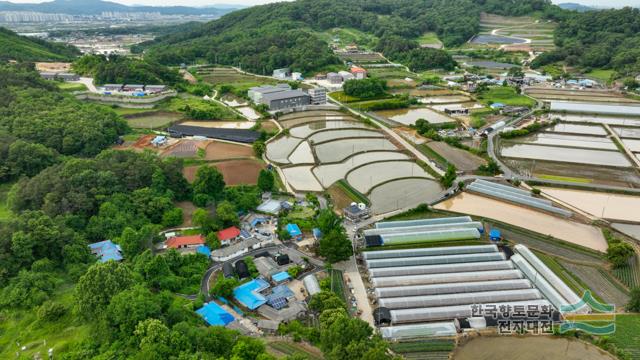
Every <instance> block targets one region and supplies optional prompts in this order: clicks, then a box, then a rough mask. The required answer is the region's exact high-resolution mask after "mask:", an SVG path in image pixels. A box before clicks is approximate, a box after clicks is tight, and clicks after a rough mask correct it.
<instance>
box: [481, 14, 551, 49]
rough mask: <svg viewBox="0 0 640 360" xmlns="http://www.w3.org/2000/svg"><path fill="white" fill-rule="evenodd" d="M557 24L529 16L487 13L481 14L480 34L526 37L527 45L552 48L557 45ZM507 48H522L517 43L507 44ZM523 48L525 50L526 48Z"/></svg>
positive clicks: (537, 47)
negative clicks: (555, 33) (555, 41)
mask: <svg viewBox="0 0 640 360" xmlns="http://www.w3.org/2000/svg"><path fill="white" fill-rule="evenodd" d="M556 26H557V25H556V24H555V23H553V22H548V21H543V20H538V19H535V18H533V17H528V16H521V17H506V16H500V15H494V14H486V13H485V14H481V16H480V34H484V35H490V34H494V35H498V36H505V37H509V38H517V39H523V40H524V39H526V40H528V43H526V44H525V45H526V47H527V48H529V49H535V50H550V49H553V48H554V47H555V46H554V44H553V31H554V30H555V28H556ZM523 43H524V42H523ZM503 44H504V43H503ZM505 48H506V49H512V48H518V49H520V47H518V46H517V45H511V46H505ZM522 49H523V50H524V48H522Z"/></svg>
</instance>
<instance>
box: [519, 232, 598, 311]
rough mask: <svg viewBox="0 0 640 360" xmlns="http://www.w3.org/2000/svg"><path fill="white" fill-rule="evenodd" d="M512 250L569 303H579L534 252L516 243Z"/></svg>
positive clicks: (582, 309) (583, 308) (578, 298)
mask: <svg viewBox="0 0 640 360" xmlns="http://www.w3.org/2000/svg"><path fill="white" fill-rule="evenodd" d="M514 250H515V251H516V253H518V254H520V255H521V256H522V257H523V258H524V259H525V260H527V262H528V263H529V264H530V265H531V266H533V268H534V269H535V270H536V271H537V272H538V273H540V274H541V275H542V276H544V278H545V279H546V280H547V281H548V282H549V284H551V286H553V288H554V289H556V290H557V291H558V292H559V293H560V295H562V297H563V298H565V299H566V300H567V301H568V302H569V303H570V304H578V303H580V300H581V299H580V297H578V295H576V293H575V292H573V290H571V288H569V286H567V284H565V283H564V281H562V280H561V279H560V278H559V277H558V276H557V275H556V274H555V273H554V272H553V271H551V269H549V267H547V265H545V264H544V263H543V262H542V260H540V259H539V258H538V257H537V256H536V255H535V254H534V253H532V252H531V250H529V248H527V247H526V246H524V245H516V246H514ZM576 312H580V313H582V312H585V313H586V312H589V306H588V305H584V306H583V307H582V308H580V309H578V310H577V311H576Z"/></svg>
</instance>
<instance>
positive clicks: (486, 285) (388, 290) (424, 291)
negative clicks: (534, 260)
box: [375, 279, 532, 298]
mask: <svg viewBox="0 0 640 360" xmlns="http://www.w3.org/2000/svg"><path fill="white" fill-rule="evenodd" d="M531 288H532V285H531V282H530V281H529V280H527V279H516V280H494V281H474V282H461V283H454V284H433V285H413V286H394V287H380V288H376V289H375V294H376V298H392V297H404V296H419V295H438V294H458V293H468V292H478V291H498V290H517V289H531Z"/></svg>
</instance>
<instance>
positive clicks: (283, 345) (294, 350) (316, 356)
mask: <svg viewBox="0 0 640 360" xmlns="http://www.w3.org/2000/svg"><path fill="white" fill-rule="evenodd" d="M267 346H268V347H269V348H271V349H273V350H275V351H276V352H278V353H279V354H284V355H285V356H293V355H302V356H303V357H304V358H305V359H308V360H322V356H321V355H320V350H318V351H317V353H316V352H313V353H312V352H310V351H308V350H307V349H306V348H305V347H303V346H302V345H299V344H296V343H291V342H288V341H274V342H270V343H269V344H268V345H267Z"/></svg>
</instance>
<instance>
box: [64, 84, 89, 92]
mask: <svg viewBox="0 0 640 360" xmlns="http://www.w3.org/2000/svg"><path fill="white" fill-rule="evenodd" d="M57 85H58V87H59V88H60V90H63V91H69V92H72V91H86V90H87V87H86V86H85V85H84V84H76V83H68V82H62V83H58V84H57Z"/></svg>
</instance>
